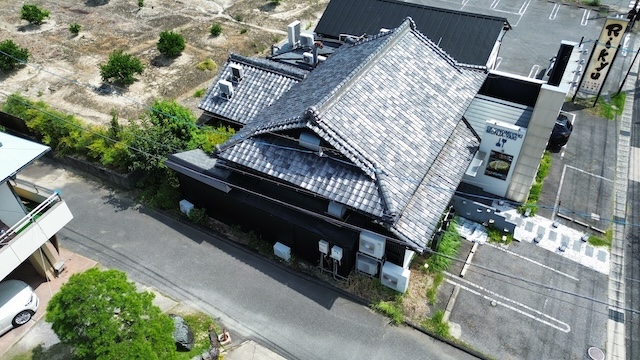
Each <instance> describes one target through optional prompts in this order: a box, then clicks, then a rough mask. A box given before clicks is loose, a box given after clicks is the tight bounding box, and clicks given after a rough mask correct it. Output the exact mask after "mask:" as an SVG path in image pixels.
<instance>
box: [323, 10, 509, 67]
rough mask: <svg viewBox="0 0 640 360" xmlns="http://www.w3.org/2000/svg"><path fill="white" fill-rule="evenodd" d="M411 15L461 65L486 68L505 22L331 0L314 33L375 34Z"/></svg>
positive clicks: (448, 12) (506, 26) (450, 12)
mask: <svg viewBox="0 0 640 360" xmlns="http://www.w3.org/2000/svg"><path fill="white" fill-rule="evenodd" d="M407 16H411V18H412V19H413V21H415V23H416V26H417V28H418V31H420V32H421V33H423V34H424V35H425V36H426V37H428V38H429V39H431V40H432V41H434V42H435V43H436V44H438V45H439V46H440V47H441V48H442V49H444V50H445V51H446V52H447V53H449V54H450V55H451V56H452V57H453V58H454V59H456V60H457V61H458V62H460V63H463V64H473V65H487V62H488V60H489V57H490V56H491V52H492V51H493V48H494V46H495V43H496V41H498V40H500V36H501V34H502V32H503V31H504V30H505V29H509V23H508V21H507V19H505V18H501V17H495V16H488V15H482V14H473V13H468V12H462V11H456V10H448V9H441V8H436V7H430V6H425V5H420V4H414V3H410V2H402V1H394V0H331V1H330V2H329V5H327V8H326V10H325V11H324V13H323V14H322V17H321V18H320V21H319V22H318V25H317V26H316V29H315V31H316V33H318V34H321V35H323V36H326V37H332V38H336V39H337V38H338V37H339V36H340V34H349V35H354V36H361V35H364V34H368V35H375V34H377V33H378V32H379V31H380V29H382V28H386V29H392V28H394V27H396V26H397V24H399V23H400V22H401V21H402V20H403V19H404V18H405V17H407Z"/></svg>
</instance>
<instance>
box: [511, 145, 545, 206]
mask: <svg viewBox="0 0 640 360" xmlns="http://www.w3.org/2000/svg"><path fill="white" fill-rule="evenodd" d="M550 169H551V153H550V152H548V151H545V152H544V155H542V159H541V160H540V166H538V172H537V173H536V181H535V183H534V184H533V185H531V189H530V190H529V197H528V198H527V202H526V203H525V204H524V205H521V206H520V207H519V208H518V212H520V213H521V214H524V213H525V212H526V211H527V210H529V211H530V215H529V216H534V215H535V214H536V213H537V212H538V205H537V204H538V199H539V198H540V194H541V193H542V184H543V183H544V179H546V177H547V175H549V170H550Z"/></svg>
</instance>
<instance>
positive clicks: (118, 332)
mask: <svg viewBox="0 0 640 360" xmlns="http://www.w3.org/2000/svg"><path fill="white" fill-rule="evenodd" d="M153 297H154V295H153V294H151V293H149V292H138V291H137V290H136V287H135V285H134V284H133V283H132V282H130V281H128V280H127V276H126V275H125V274H124V273H123V272H121V271H117V270H106V271H100V270H99V269H97V268H92V269H90V270H87V271H86V272H84V273H80V274H75V275H73V276H71V278H70V279H69V282H67V283H66V284H64V285H63V286H62V288H61V289H60V292H58V293H57V294H55V295H54V296H53V297H52V298H51V301H50V302H49V305H48V306H47V315H46V321H47V322H50V323H51V328H52V329H53V331H54V332H55V333H56V335H58V337H59V338H60V340H61V341H63V342H64V343H67V344H69V345H71V346H73V348H74V355H76V356H77V357H78V358H80V359H114V360H116V359H140V360H147V359H173V358H175V356H176V354H175V350H176V345H175V342H174V340H173V336H172V334H173V321H172V320H171V318H170V317H169V316H168V315H166V314H163V313H162V312H161V311H160V308H158V307H157V306H155V305H153V303H152V300H153Z"/></svg>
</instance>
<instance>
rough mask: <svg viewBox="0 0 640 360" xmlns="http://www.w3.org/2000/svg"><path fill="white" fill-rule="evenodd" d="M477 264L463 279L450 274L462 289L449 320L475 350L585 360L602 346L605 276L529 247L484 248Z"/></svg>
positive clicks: (478, 253) (509, 355)
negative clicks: (596, 348) (590, 352)
mask: <svg viewBox="0 0 640 360" xmlns="http://www.w3.org/2000/svg"><path fill="white" fill-rule="evenodd" d="M472 264H473V265H471V267H470V268H469V270H468V271H467V273H466V275H465V277H464V278H459V277H457V275H458V274H454V276H453V277H448V282H449V283H450V284H451V283H456V284H458V285H459V286H461V291H460V294H459V296H458V298H457V301H456V304H455V308H454V310H453V312H452V315H451V318H450V321H452V322H454V323H457V324H459V325H460V327H461V330H462V337H461V339H462V340H463V341H465V342H467V343H468V344H470V345H471V346H472V347H474V348H476V349H478V350H479V351H481V352H483V353H487V354H491V355H492V356H494V357H496V358H498V359H582V358H584V356H585V354H586V351H587V349H588V348H589V347H591V346H596V347H598V348H601V349H603V348H605V344H606V321H607V315H608V312H607V311H608V310H607V289H608V277H607V276H606V275H603V274H601V273H598V272H596V271H593V270H590V269H587V268H585V267H583V266H582V265H579V264H577V263H574V262H572V261H569V260H567V259H565V258H563V257H561V256H559V255H557V254H555V253H553V252H550V251H547V250H544V249H542V248H539V247H537V246H535V245H533V244H531V243H527V242H523V243H513V244H511V245H510V246H509V249H508V251H504V250H501V249H500V248H498V247H495V246H491V245H481V246H480V247H479V248H478V249H477V251H476V253H475V256H474V258H473V261H472ZM474 265H480V266H481V267H478V266H474ZM486 268H489V269H492V270H495V272H493V271H488V270H486ZM502 274H507V275H508V276H505V275H502ZM522 279H526V281H523V280H522ZM560 290H562V291H560ZM573 294H578V295H579V296H576V295H573ZM594 300H595V301H594ZM492 301H495V303H494V304H492Z"/></svg>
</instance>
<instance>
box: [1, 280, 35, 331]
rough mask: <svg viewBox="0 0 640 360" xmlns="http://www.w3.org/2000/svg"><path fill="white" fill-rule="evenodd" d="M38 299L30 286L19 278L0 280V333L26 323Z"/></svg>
mask: <svg viewBox="0 0 640 360" xmlns="http://www.w3.org/2000/svg"><path fill="white" fill-rule="evenodd" d="M39 303H40V300H39V299H38V296H36V293H35V292H34V291H33V289H32V288H31V286H29V285H28V284H27V283H25V282H23V281H20V280H6V281H3V282H0V335H3V334H4V333H6V332H7V331H9V330H11V329H13V328H14V327H18V326H20V325H24V324H26V323H27V322H28V321H29V320H31V317H32V316H33V314H35V313H36V310H37V309H38V304H39Z"/></svg>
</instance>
